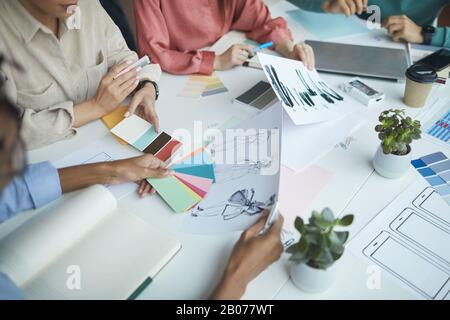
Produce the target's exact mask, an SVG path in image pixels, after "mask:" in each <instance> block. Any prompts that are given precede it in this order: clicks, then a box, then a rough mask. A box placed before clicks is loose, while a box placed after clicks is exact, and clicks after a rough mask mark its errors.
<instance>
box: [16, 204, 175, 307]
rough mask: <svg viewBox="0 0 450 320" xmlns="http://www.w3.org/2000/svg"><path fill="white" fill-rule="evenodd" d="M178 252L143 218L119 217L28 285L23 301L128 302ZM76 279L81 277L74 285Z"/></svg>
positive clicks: (106, 224) (90, 236)
mask: <svg viewBox="0 0 450 320" xmlns="http://www.w3.org/2000/svg"><path fill="white" fill-rule="evenodd" d="M179 249H180V244H179V243H177V242H176V241H174V240H172V239H170V238H169V237H167V236H166V235H164V234H162V233H161V232H160V231H159V230H157V229H155V228H153V227H151V226H150V225H149V224H147V223H146V222H145V221H143V220H141V219H140V218H139V217H137V216H135V215H132V214H127V213H121V212H119V211H118V212H116V213H115V214H113V215H110V216H108V217H107V218H106V219H105V220H104V221H103V222H102V223H101V224H100V225H99V226H98V227H97V228H95V229H94V230H92V231H91V232H90V233H89V234H87V235H86V237H84V238H83V239H82V240H81V241H80V242H78V243H77V244H76V246H74V247H73V248H71V249H70V250H69V251H67V252H66V253H65V254H64V255H63V256H61V257H60V258H59V259H58V260H57V261H55V262H54V263H53V264H52V265H51V266H49V267H48V268H46V269H45V270H44V272H42V273H41V274H40V275H39V277H36V278H35V279H34V280H33V281H30V282H29V283H28V284H27V286H26V287H25V288H24V291H25V295H26V297H27V298H31V299H126V298H128V297H129V296H130V295H131V294H132V293H133V292H134V291H135V290H136V289H137V288H138V287H139V285H140V284H141V283H142V282H143V281H144V280H146V279H147V277H150V278H154V277H155V275H156V274H157V273H158V272H159V271H160V270H161V269H162V268H163V267H164V265H165V264H167V263H168V262H169V260H170V259H171V258H172V257H173V256H174V255H175V254H176V252H177V251H178V250H179ZM68 270H71V272H68ZM73 270H76V271H75V272H73ZM73 275H75V276H76V277H79V278H78V279H76V280H75V282H73V281H74V278H73ZM74 284H75V285H74Z"/></svg>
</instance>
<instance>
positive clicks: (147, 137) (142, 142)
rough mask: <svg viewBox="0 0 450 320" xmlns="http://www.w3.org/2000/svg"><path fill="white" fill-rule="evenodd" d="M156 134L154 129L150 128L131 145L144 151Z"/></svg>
mask: <svg viewBox="0 0 450 320" xmlns="http://www.w3.org/2000/svg"><path fill="white" fill-rule="evenodd" d="M157 136H158V134H157V133H156V131H155V129H153V128H150V129H148V130H147V131H146V132H145V133H144V134H143V135H142V136H141V137H140V138H139V139H138V140H137V141H136V142H135V143H133V147H135V148H136V149H138V150H139V151H144V150H145V148H147V147H148V146H149V145H150V143H152V142H153V140H155V139H156V137H157Z"/></svg>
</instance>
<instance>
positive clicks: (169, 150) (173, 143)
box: [155, 139, 181, 162]
mask: <svg viewBox="0 0 450 320" xmlns="http://www.w3.org/2000/svg"><path fill="white" fill-rule="evenodd" d="M180 147H181V142H180V141H178V140H176V139H172V140H170V141H169V142H168V143H167V144H166V145H165V146H164V147H163V148H162V149H161V150H159V151H158V152H157V153H156V154H155V157H157V158H158V159H159V160H161V161H164V162H165V161H167V160H169V159H170V158H171V157H172V155H173V154H174V153H175V152H176V151H177V150H178V149H179V148H180Z"/></svg>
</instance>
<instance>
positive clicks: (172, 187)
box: [147, 176, 201, 212]
mask: <svg viewBox="0 0 450 320" xmlns="http://www.w3.org/2000/svg"><path fill="white" fill-rule="evenodd" d="M147 181H148V183H150V184H151V185H152V187H153V188H155V190H156V191H157V192H158V194H159V195H160V196H161V197H162V198H163V199H164V201H166V202H167V204H168V205H169V206H170V207H171V208H172V209H173V210H174V211H175V212H185V211H187V210H189V209H190V208H192V207H193V206H194V205H195V204H197V203H198V202H199V201H200V200H201V198H200V196H198V195H196V194H195V193H194V192H192V191H191V192H189V189H188V188H187V187H186V186H185V185H184V184H183V183H182V182H181V181H180V180H178V179H177V178H176V177H174V176H170V177H167V178H162V179H147Z"/></svg>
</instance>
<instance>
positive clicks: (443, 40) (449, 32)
mask: <svg viewBox="0 0 450 320" xmlns="http://www.w3.org/2000/svg"><path fill="white" fill-rule="evenodd" d="M431 45H433V46H438V47H446V48H450V28H449V27H439V28H436V33H435V35H434V36H433V39H432V40H431Z"/></svg>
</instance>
